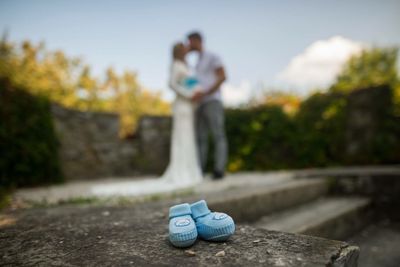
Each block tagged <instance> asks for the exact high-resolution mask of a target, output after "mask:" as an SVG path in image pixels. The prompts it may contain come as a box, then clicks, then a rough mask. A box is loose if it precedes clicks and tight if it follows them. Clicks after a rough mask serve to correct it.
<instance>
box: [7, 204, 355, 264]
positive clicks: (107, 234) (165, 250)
mask: <svg viewBox="0 0 400 267" xmlns="http://www.w3.org/2000/svg"><path fill="white" fill-rule="evenodd" d="M171 204H172V203H171V202H170V203H168V202H155V203H144V204H141V205H135V206H128V207H77V206H75V207H72V206H63V207H58V208H47V209H30V210H25V211H19V212H14V213H9V214H7V215H5V216H8V217H9V218H12V219H13V220H9V221H8V223H6V224H3V225H1V226H0V227H1V228H0V261H1V263H2V265H5V266H7V265H10V266H21V265H24V266H34V265H35V266H192V265H197V266H215V265H217V266H218V265H229V266H232V265H235V266H296V267H298V266H355V261H356V259H357V257H358V249H357V247H353V246H349V245H348V244H346V243H344V242H339V241H332V240H327V239H322V238H316V237H310V236H302V235H295V234H287V233H280V232H273V231H267V230H260V229H255V228H252V227H248V226H241V225H238V226H237V231H236V233H235V235H234V236H233V237H232V238H231V239H230V240H229V241H227V242H225V243H209V242H205V241H202V240H199V241H197V242H196V243H195V245H194V246H193V247H192V248H190V250H191V251H192V252H191V253H187V252H185V250H184V249H176V248H174V247H172V246H171V245H170V244H169V242H168V239H167V238H168V235H167V233H168V230H167V226H168V224H167V222H168V219H167V212H168V207H169V205H171ZM105 214H108V216H105ZM254 240H258V242H254ZM221 251H223V253H222V252H221ZM223 254H225V255H223ZM350 263H351V264H350Z"/></svg>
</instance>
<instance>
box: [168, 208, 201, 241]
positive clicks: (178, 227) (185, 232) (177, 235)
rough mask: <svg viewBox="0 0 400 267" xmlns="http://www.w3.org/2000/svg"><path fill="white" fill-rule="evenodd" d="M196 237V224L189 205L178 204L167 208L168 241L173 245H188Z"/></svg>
mask: <svg viewBox="0 0 400 267" xmlns="http://www.w3.org/2000/svg"><path fill="white" fill-rule="evenodd" d="M196 239H197V229H196V225H195V223H194V221H193V219H192V211H191V210H190V205H189V204H187V203H185V204H180V205H175V206H172V207H171V208H170V209H169V241H170V242H171V243H172V245H174V246H175V247H181V248H183V247H189V246H191V245H193V244H194V242H195V241H196Z"/></svg>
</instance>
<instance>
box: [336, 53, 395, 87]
mask: <svg viewBox="0 0 400 267" xmlns="http://www.w3.org/2000/svg"><path fill="white" fill-rule="evenodd" d="M397 54H398V49H397V48H370V49H365V50H363V51H362V52H361V53H359V54H356V55H354V56H352V57H351V58H350V59H349V60H348V62H347V63H346V64H345V65H344V66H343V68H342V71H341V72H340V73H339V75H338V77H337V79H336V82H335V83H334V84H333V85H332V87H331V90H332V91H336V92H350V91H352V90H355V89H359V88H367V87H375V86H379V85H384V84H387V85H390V86H395V85H396V83H397V82H398V71H397Z"/></svg>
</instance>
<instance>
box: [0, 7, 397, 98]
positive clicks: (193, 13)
mask: <svg viewBox="0 0 400 267" xmlns="http://www.w3.org/2000/svg"><path fill="white" fill-rule="evenodd" d="M399 10H400V0H375V1H371V0H346V1H345V0H336V1H323V0H302V1H301V0H291V1H289V0H280V1H273V0H270V1H261V0H247V1H244V0H243V1H236V0H214V1H209V0H202V1H191V0H180V1H178V0H168V1H164V0H146V1H144V0H143V1H122V0H114V1H102V0H97V1H94V0H86V1H78V0H57V1H56V0H32V1H24V0H0V30H1V31H2V32H4V31H6V30H7V31H8V34H9V39H10V40H11V41H22V40H31V41H33V42H40V41H44V42H45V43H46V47H47V48H48V49H51V50H53V49H54V50H55V49H62V50H63V51H64V52H65V53H66V54H67V55H69V56H79V57H82V58H83V59H84V61H85V62H86V63H88V64H90V65H91V66H92V68H93V70H94V73H96V74H99V75H100V74H101V73H103V72H104V70H105V69H106V68H107V67H108V66H113V67H114V68H115V69H116V70H117V71H119V72H122V71H123V70H124V69H130V70H134V71H136V72H137V74H138V79H139V81H140V83H141V84H142V85H143V86H144V87H146V88H148V89H150V90H153V91H161V92H162V94H163V97H164V98H165V99H167V100H171V99H173V93H172V92H171V90H170V89H168V86H167V79H168V72H169V65H170V61H171V51H170V50H171V46H172V45H173V43H174V42H177V41H184V40H185V36H186V34H187V33H188V32H190V31H192V30H199V31H201V32H202V33H203V35H204V36H205V46H206V48H207V49H208V50H210V51H213V52H215V53H217V54H218V55H219V56H220V57H221V58H222V60H223V62H224V65H225V68H226V72H227V75H228V80H227V82H226V83H225V85H224V86H223V88H222V90H223V96H224V101H225V103H226V105H231V106H234V105H238V104H240V103H243V102H246V101H247V100H248V99H249V98H250V97H252V96H255V95H257V94H259V93H260V91H262V90H271V88H280V89H282V90H287V91H291V92H295V93H298V94H300V95H307V94H308V93H309V92H311V91H312V90H314V89H315V88H317V87H319V88H322V87H326V86H328V85H329V84H330V83H332V82H333V80H334V77H335V76H336V75H337V73H338V72H339V71H340V67H341V66H342V64H343V63H344V62H345V61H346V60H347V59H348V58H349V57H350V56H351V55H352V54H354V53H358V52H359V51H361V49H362V48H364V47H369V46H382V47H384V46H400V15H399ZM194 61H195V57H194V56H192V57H190V58H189V62H190V63H191V64H194Z"/></svg>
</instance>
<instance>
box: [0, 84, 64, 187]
mask: <svg viewBox="0 0 400 267" xmlns="http://www.w3.org/2000/svg"><path fill="white" fill-rule="evenodd" d="M60 181H62V174H61V168H60V163H59V159H58V142H57V139H56V135H55V132H54V127H53V121H52V117H51V114H50V102H49V101H48V100H47V99H46V98H44V97H38V96H35V97H34V96H32V95H30V94H28V93H27V92H26V91H25V90H23V89H22V88H12V87H11V86H10V84H9V82H8V81H7V80H5V79H0V186H2V187H3V186H4V187H14V186H16V187H19V186H32V185H39V184H47V183H53V182H60Z"/></svg>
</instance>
